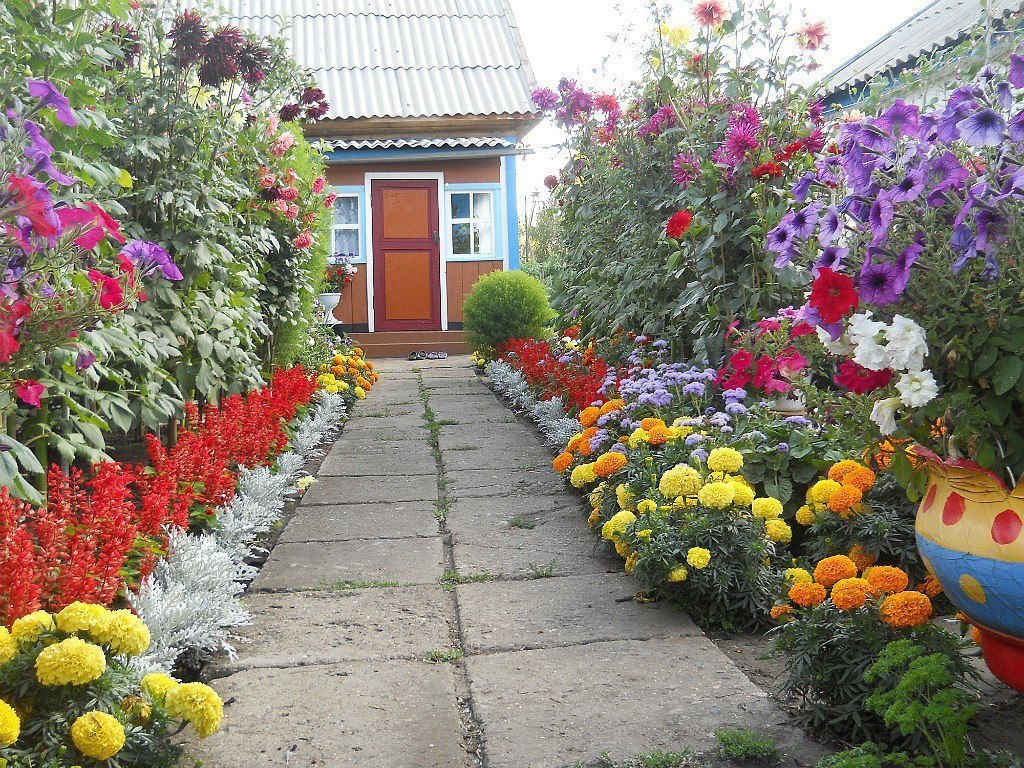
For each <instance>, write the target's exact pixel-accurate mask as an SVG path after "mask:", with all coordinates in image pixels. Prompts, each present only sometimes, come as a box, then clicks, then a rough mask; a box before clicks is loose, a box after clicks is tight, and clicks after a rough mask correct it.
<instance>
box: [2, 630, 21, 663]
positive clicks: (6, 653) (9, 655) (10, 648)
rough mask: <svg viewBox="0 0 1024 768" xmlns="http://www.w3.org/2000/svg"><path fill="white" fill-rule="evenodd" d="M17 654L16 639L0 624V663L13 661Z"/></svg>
mask: <svg viewBox="0 0 1024 768" xmlns="http://www.w3.org/2000/svg"><path fill="white" fill-rule="evenodd" d="M17 655H18V641H17V640H15V639H14V637H12V636H11V633H10V632H8V631H7V627H3V626H0V665H3V664H6V663H7V662H9V661H13V660H14V658H15V657H16V656H17Z"/></svg>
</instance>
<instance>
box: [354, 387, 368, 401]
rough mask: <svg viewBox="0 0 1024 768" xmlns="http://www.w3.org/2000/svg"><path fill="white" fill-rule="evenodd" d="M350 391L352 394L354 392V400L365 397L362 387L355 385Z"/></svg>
mask: <svg viewBox="0 0 1024 768" xmlns="http://www.w3.org/2000/svg"><path fill="white" fill-rule="evenodd" d="M352 392H353V394H355V396H356V400H362V399H363V398H365V397H366V390H365V389H363V388H362V387H356V388H355V389H353V390H352Z"/></svg>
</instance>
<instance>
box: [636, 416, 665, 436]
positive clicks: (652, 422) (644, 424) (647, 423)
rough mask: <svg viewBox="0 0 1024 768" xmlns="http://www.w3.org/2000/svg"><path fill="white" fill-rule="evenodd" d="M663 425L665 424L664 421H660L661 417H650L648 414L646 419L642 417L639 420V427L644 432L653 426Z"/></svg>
mask: <svg viewBox="0 0 1024 768" xmlns="http://www.w3.org/2000/svg"><path fill="white" fill-rule="evenodd" d="M664 426H665V422H664V421H662V420H661V419H655V418H652V417H650V416H648V417H647V418H646V419H644V420H643V421H641V422H640V429H642V430H643V431H644V432H650V431H651V430H652V429H654V428H655V427H664Z"/></svg>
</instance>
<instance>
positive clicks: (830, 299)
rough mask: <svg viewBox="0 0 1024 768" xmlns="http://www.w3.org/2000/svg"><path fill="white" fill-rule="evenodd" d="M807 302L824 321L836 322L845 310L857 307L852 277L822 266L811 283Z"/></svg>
mask: <svg viewBox="0 0 1024 768" xmlns="http://www.w3.org/2000/svg"><path fill="white" fill-rule="evenodd" d="M809 303H810V305H811V306H812V307H814V308H815V309H816V310H818V314H819V315H820V316H821V319H822V320H823V321H824V322H826V323H838V322H839V321H840V320H842V319H843V316H844V315H845V314H846V313H847V312H849V311H851V310H854V309H856V308H857V305H858V304H859V303H860V297H859V296H857V289H856V288H855V287H854V285H853V278H852V277H850V276H849V275H844V274H841V273H839V272H836V271H835V270H833V269H831V268H829V267H822V268H821V269H819V270H818V277H817V278H815V280H814V283H813V284H812V285H811V297H810V301H809Z"/></svg>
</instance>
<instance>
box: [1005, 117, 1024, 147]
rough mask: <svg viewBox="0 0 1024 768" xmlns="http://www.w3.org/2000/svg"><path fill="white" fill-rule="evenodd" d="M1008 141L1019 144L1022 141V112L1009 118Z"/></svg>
mask: <svg viewBox="0 0 1024 768" xmlns="http://www.w3.org/2000/svg"><path fill="white" fill-rule="evenodd" d="M1009 128H1010V141H1013V142H1015V143H1017V144H1020V143H1021V142H1022V141H1024V112H1018V113H1017V114H1016V115H1014V116H1013V117H1012V118H1010V125H1009Z"/></svg>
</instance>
